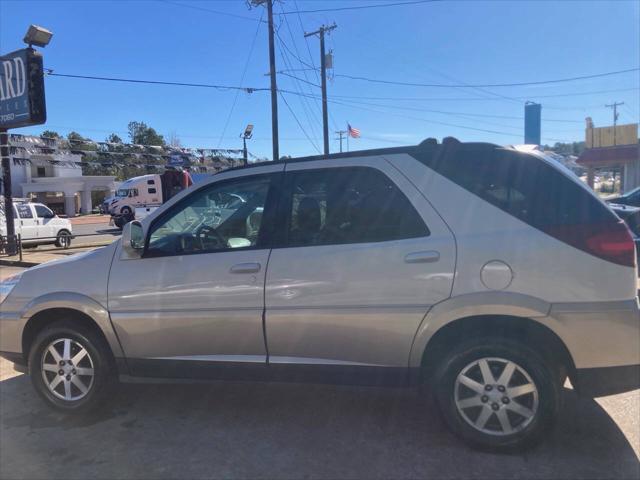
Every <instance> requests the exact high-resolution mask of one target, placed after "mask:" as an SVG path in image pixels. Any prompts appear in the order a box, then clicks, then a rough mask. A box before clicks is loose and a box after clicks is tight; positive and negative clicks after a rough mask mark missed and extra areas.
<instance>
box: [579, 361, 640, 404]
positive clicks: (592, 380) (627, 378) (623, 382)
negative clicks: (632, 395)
mask: <svg viewBox="0 0 640 480" xmlns="http://www.w3.org/2000/svg"><path fill="white" fill-rule="evenodd" d="M572 381H573V382H574V383H575V385H574V387H575V388H576V390H577V391H578V393H579V394H580V395H584V396H588V397H604V396H606V395H615V394H618V393H623V392H628V391H630V390H636V389H638V388H640V365H625V366H622V367H602V368H580V369H578V370H576V374H575V378H572Z"/></svg>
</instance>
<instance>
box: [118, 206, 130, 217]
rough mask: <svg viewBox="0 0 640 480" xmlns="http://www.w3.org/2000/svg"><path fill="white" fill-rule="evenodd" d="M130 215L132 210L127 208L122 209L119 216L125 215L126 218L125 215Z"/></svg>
mask: <svg viewBox="0 0 640 480" xmlns="http://www.w3.org/2000/svg"><path fill="white" fill-rule="evenodd" d="M131 213H132V210H131V208H129V207H122V208H121V209H120V214H121V215H125V216H126V215H131Z"/></svg>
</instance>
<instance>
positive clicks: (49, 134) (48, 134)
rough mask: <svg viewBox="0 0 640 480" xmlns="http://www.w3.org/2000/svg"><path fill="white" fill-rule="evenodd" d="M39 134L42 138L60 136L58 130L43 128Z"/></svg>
mask: <svg viewBox="0 0 640 480" xmlns="http://www.w3.org/2000/svg"><path fill="white" fill-rule="evenodd" d="M40 136H41V137H43V138H62V136H61V135H60V134H59V133H58V132H54V131H53V130H45V131H44V132H42V133H41V134H40Z"/></svg>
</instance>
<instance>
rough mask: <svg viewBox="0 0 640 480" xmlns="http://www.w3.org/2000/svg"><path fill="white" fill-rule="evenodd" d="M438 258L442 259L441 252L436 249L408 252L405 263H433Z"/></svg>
mask: <svg viewBox="0 0 640 480" xmlns="http://www.w3.org/2000/svg"><path fill="white" fill-rule="evenodd" d="M438 260H440V252H436V251H435V250H428V251H426V252H413V253H408V254H407V255H406V256H405V257H404V261H405V263H433V262H437V261H438Z"/></svg>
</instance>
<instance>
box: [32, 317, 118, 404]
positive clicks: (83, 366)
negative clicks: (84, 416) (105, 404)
mask: <svg viewBox="0 0 640 480" xmlns="http://www.w3.org/2000/svg"><path fill="white" fill-rule="evenodd" d="M110 358H111V357H110V352H109V347H108V346H107V345H106V344H105V342H104V340H103V339H102V338H101V337H100V336H99V335H97V334H96V332H94V331H93V330H91V329H88V328H86V327H84V326H83V325H80V324H79V323H77V322H71V321H59V322H55V323H53V324H51V325H49V326H47V327H46V328H45V329H44V330H43V331H42V332H40V334H38V336H37V337H36V339H35V340H34V342H33V344H32V347H31V350H30V354H29V375H30V377H31V382H32V383H33V385H34V387H35V389H36V391H37V392H38V393H39V394H40V396H41V397H42V398H43V399H44V400H45V402H46V403H47V404H48V405H49V406H51V407H54V408H55V409H57V410H61V411H65V412H76V411H85V410H89V409H92V408H94V407H96V406H98V405H99V404H100V403H101V401H102V400H103V399H104V398H105V397H107V393H108V391H109V389H110V387H111V386H112V385H113V383H114V379H115V375H114V369H113V366H112V362H111V360H110Z"/></svg>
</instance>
